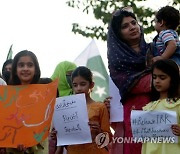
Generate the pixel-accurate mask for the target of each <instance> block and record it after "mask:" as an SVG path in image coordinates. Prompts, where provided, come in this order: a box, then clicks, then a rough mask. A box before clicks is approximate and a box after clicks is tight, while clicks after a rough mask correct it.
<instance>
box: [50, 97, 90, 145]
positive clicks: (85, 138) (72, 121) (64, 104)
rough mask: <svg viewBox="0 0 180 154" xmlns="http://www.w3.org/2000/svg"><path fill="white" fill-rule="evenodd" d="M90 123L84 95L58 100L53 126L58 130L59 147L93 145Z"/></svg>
mask: <svg viewBox="0 0 180 154" xmlns="http://www.w3.org/2000/svg"><path fill="white" fill-rule="evenodd" d="M88 122H89V119H88V112H87V106H86V99H85V95H84V94H78V95H71V96H65V97H59V98H57V99H56V104H55V109H54V117H53V125H54V127H55V129H56V130H57V146H60V145H72V144H84V143H91V142H92V139H91V132H90V127H89V125H88Z"/></svg>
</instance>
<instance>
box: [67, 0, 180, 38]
mask: <svg viewBox="0 0 180 154" xmlns="http://www.w3.org/2000/svg"><path fill="white" fill-rule="evenodd" d="M145 1H146V0H68V1H67V5H68V6H69V7H73V8H78V9H81V10H82V11H83V12H85V13H87V14H88V13H89V12H93V14H94V17H95V19H97V20H99V21H101V24H100V25H94V26H86V27H82V26H80V25H79V24H78V23H73V25H72V31H73V32H74V33H75V34H76V33H78V34H81V35H83V36H85V37H91V38H96V39H102V40H106V38H107V27H108V23H109V21H110V19H111V16H112V12H113V11H114V10H117V9H119V8H120V7H124V6H131V7H132V8H133V10H134V13H135V14H136V15H137V17H138V19H139V21H140V24H141V25H142V26H143V28H144V33H145V34H148V33H151V32H152V31H154V27H153V20H154V12H155V11H154V10H152V9H151V8H149V7H144V6H143V4H142V3H144V2H145ZM169 5H171V6H174V7H175V8H177V9H178V10H179V9H180V0H169ZM178 32H180V28H179V29H178Z"/></svg>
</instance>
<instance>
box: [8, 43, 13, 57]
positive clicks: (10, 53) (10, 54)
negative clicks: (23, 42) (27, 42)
mask: <svg viewBox="0 0 180 154" xmlns="http://www.w3.org/2000/svg"><path fill="white" fill-rule="evenodd" d="M12 46H13V45H11V46H10V48H9V52H8V54H7V58H6V60H8V59H12V54H13V51H12Z"/></svg>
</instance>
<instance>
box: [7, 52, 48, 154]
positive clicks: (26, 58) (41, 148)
mask: <svg viewBox="0 0 180 154" xmlns="http://www.w3.org/2000/svg"><path fill="white" fill-rule="evenodd" d="M11 73H12V74H11V79H10V84H11V85H27V84H36V83H38V82H39V79H40V75H41V72H40V67H39V63H38V60H37V57H36V55H35V54H34V53H32V52H31V51H27V50H23V51H21V52H19V53H17V54H16V56H15V57H14V60H13V64H12V72H11ZM47 147H48V145H47V141H44V142H42V143H39V144H38V145H36V146H33V147H30V148H26V147H24V145H18V147H17V149H15V148H7V149H6V150H7V153H13V154H24V153H33V154H39V153H48V152H47V149H46V148H47ZM45 151H46V152H45Z"/></svg>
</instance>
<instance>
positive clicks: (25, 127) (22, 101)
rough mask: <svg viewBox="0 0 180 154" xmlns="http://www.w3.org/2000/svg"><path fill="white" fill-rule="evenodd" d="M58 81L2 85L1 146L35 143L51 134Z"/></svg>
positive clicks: (0, 111) (30, 144) (0, 97)
mask: <svg viewBox="0 0 180 154" xmlns="http://www.w3.org/2000/svg"><path fill="white" fill-rule="evenodd" d="M57 82H58V81H54V82H52V83H49V84H30V85H20V86H0V147H12V148H17V145H19V144H23V145H24V146H26V147H32V146H34V145H36V144H38V143H39V142H41V141H43V140H44V139H46V138H47V136H48V133H49V129H50V125H51V120H52V115H53V111H54V104H55V99H56V93H57Z"/></svg>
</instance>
